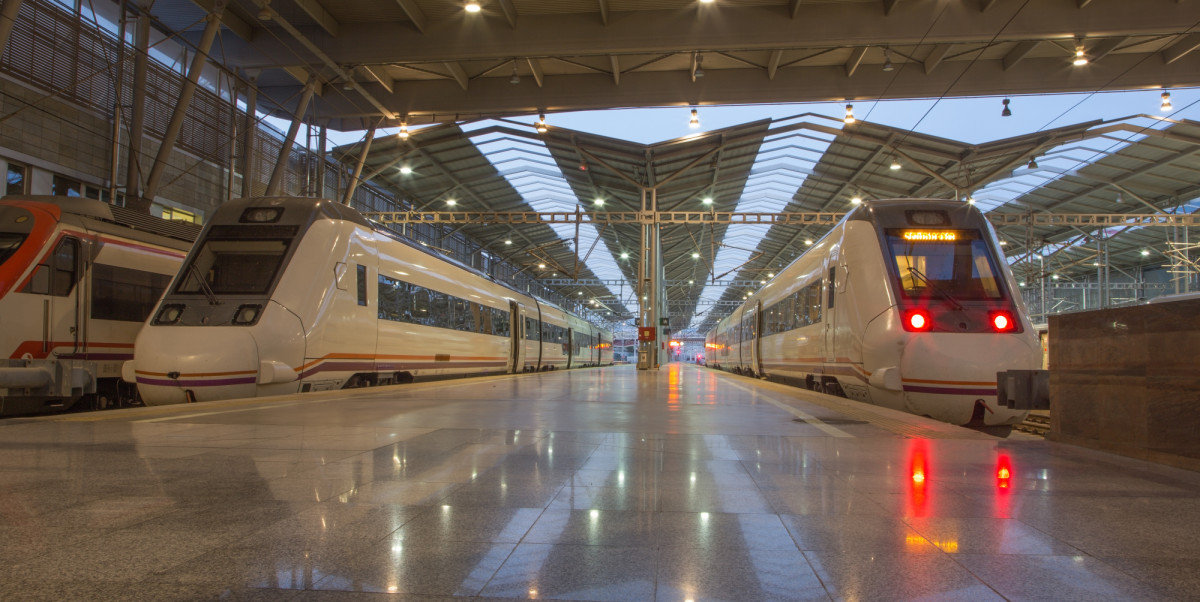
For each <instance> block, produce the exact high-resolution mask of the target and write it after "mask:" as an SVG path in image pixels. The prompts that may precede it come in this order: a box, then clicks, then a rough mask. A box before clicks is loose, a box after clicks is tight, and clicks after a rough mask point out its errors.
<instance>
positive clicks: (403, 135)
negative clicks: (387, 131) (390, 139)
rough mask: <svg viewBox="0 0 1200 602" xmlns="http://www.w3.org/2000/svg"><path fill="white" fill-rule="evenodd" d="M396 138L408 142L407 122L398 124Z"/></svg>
mask: <svg viewBox="0 0 1200 602" xmlns="http://www.w3.org/2000/svg"><path fill="white" fill-rule="evenodd" d="M396 137H397V138H399V139H401V140H408V122H407V121H401V122H400V131H399V132H396Z"/></svg>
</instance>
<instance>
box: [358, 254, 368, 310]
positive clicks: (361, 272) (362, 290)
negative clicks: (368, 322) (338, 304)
mask: <svg viewBox="0 0 1200 602" xmlns="http://www.w3.org/2000/svg"><path fill="white" fill-rule="evenodd" d="M355 267H356V268H357V271H358V304H359V305H361V306H363V307H366V306H367V266H365V265H362V264H358V265H356V266H355Z"/></svg>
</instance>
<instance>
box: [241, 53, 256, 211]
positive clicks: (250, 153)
mask: <svg viewBox="0 0 1200 602" xmlns="http://www.w3.org/2000/svg"><path fill="white" fill-rule="evenodd" d="M246 80H247V82H249V83H247V84H246V124H245V125H243V126H242V198H245V197H250V196H254V179H255V178H256V177H258V174H257V172H256V171H255V169H254V166H255V165H256V164H257V163H258V157H257V156H256V155H255V154H254V139H255V136H257V135H258V108H257V107H258V72H257V71H255V72H253V73H250V74H248V76H247V77H246Z"/></svg>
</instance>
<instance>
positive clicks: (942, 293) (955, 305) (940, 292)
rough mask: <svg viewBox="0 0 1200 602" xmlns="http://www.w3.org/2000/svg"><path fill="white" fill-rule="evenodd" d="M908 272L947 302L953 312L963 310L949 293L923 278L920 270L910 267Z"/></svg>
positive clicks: (960, 304) (923, 275)
mask: <svg viewBox="0 0 1200 602" xmlns="http://www.w3.org/2000/svg"><path fill="white" fill-rule="evenodd" d="M908 271H909V272H911V273H912V274H913V275H914V276H916V277H917V278H920V279H921V280H922V281H924V282H925V285H926V286H928V287H929V288H930V289H932V290H933V292H935V293H937V294H938V295H939V296H941V297H942V298H943V299H945V300H947V301H949V302H950V306H951V307H953V308H954V309H955V310H957V311H962V310H963V306H962V303H959V302H958V299H955V298H954V297H953V296H951V295H950V293H947V292H946V291H945V290H942V288H941V287H940V286H938V285H936V284H934V283H933V282H932V281H930V280H929V278H928V277H926V276H925V274H922V273H921V270H918V269H917V268H913V267H910V268H908Z"/></svg>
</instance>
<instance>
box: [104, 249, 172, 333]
mask: <svg viewBox="0 0 1200 602" xmlns="http://www.w3.org/2000/svg"><path fill="white" fill-rule="evenodd" d="M169 284H171V277H170V276H167V275H165V274H156V273H154V272H147V271H144V270H134V269H130V268H123V267H118V266H112V265H105V264H102V263H98V264H95V265H94V266H92V318H94V319H96V320H120V321H123V322H145V321H146V318H148V317H150V313H151V312H152V311H154V306H155V305H157V304H158V300H159V298H160V297H162V294H163V291H165V290H167V286H168V285H169Z"/></svg>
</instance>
